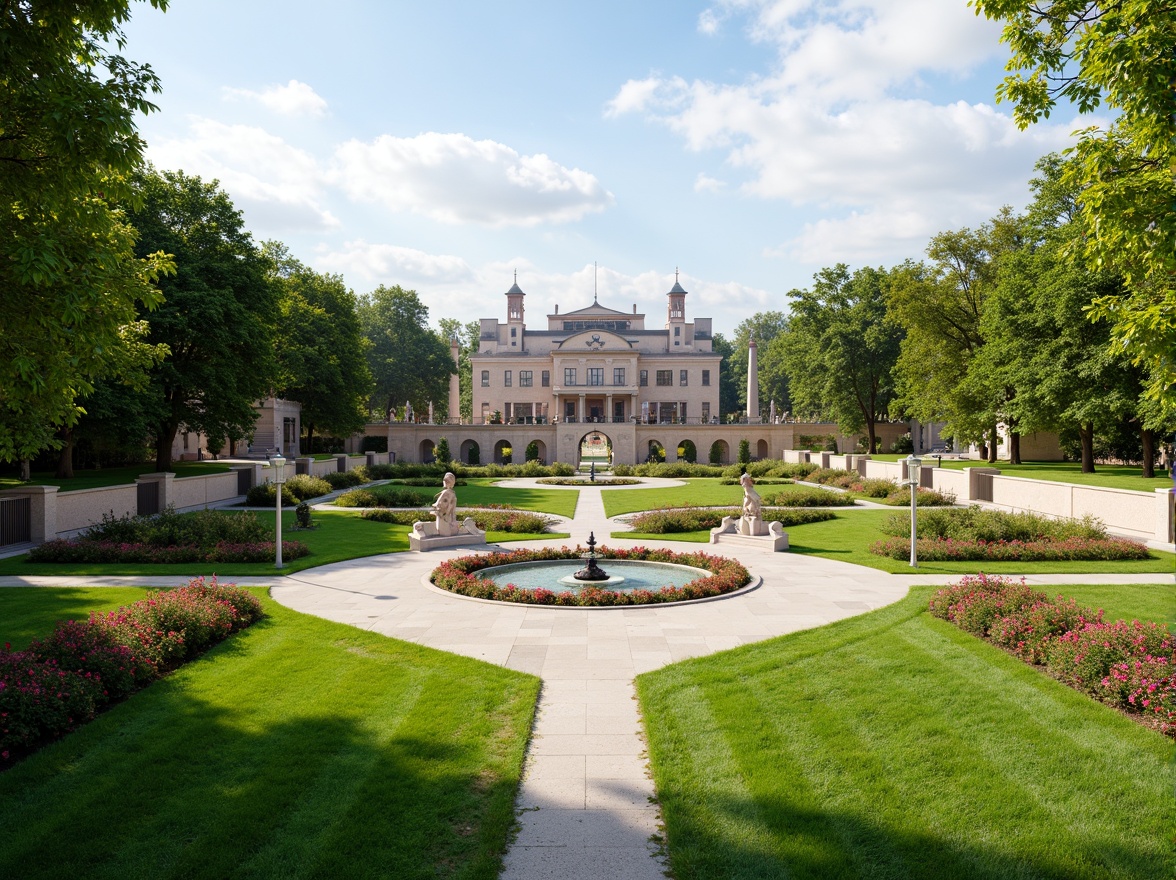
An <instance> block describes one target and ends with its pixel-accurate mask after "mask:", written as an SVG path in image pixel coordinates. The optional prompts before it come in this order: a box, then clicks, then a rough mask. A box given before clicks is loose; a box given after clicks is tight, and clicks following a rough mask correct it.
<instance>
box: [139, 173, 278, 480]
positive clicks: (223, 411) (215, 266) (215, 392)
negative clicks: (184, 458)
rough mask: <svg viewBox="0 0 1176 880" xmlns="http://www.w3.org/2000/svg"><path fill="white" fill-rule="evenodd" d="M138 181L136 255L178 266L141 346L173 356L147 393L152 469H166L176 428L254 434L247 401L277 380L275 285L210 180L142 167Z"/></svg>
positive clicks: (216, 434)
mask: <svg viewBox="0 0 1176 880" xmlns="http://www.w3.org/2000/svg"><path fill="white" fill-rule="evenodd" d="M135 184H136V188H137V196H138V205H137V206H136V207H135V208H134V209H132V210H131V211H130V213H129V217H130V220H131V222H132V223H133V224H134V226H135V228H136V229H138V231H139V244H138V247H139V249H140V250H141V251H143V252H153V251H157V250H162V251H165V252H167V253H168V254H171V255H173V257H174V259H175V264H176V271H175V274H174V275H172V276H169V277H167V278H165V279H162V280H161V281H160V282H158V283H159V287H160V292H161V293H162V294H163V296H164V299H165V302H164V304H163V305H161V306H160V307H159V308H157V309H156V310H155V311H154V312H152V313H151V314H150V315H149V316H147V321H148V324H149V328H150V329H149V333H148V340H149V341H150V342H152V343H162V344H165V345H167V347H168V349H169V351H170V354H169V355H168V357H167V358H166V359H165V360H164V361H163V362H162V363H160V364H159V365H158V366H157V367H155V368H154V369H152V370H151V373H150V384H149V386H148V389H147V392H146V393H147V394H148V395H149V397H150V398H151V402H152V405H153V406H154V407H155V411H156V413H157V417H156V420H155V425H154V430H153V435H154V441H155V468H156V470H158V471H166V470H170V468H171V449H172V442H173V441H174V440H175V436H176V432H177V431H178V430H179V429H180V428H181V427H183V428H184V429H185V430H189V431H200V432H203V433H205V434H207V435H209V436H211V437H226V436H227V437H243V436H246V435H248V434H249V432H250V431H252V429H253V426H254V424H255V423H256V421H257V414H256V411H255V409H254V404H255V403H256V402H257V401H258V400H259V399H261V398H263V397H265V396H266V395H268V394H270V393H271V392H272V391H273V389H274V388H275V387H276V381H277V379H278V378H279V372H278V364H277V361H276V359H275V357H274V323H275V320H276V317H277V310H278V303H279V288H278V285H277V284H275V283H274V280H273V278H272V277H271V274H270V271H269V264H268V261H267V260H266V259H265V258H264V257H263V256H262V254H261V252H260V250H259V249H258V248H257V246H256V245H255V244H254V242H253V239H252V238H251V237H250V235H249V233H248V232H246V231H245V228H244V225H243V222H242V218H241V213H240V212H239V211H238V210H237V209H236V208H235V207H234V206H233V203H232V201H230V199H229V197H228V195H226V194H225V192H224V191H223V190H221V189H220V188H219V186H218V185H217V184H216V182H212V183H205V182H204V181H202V180H201V179H200V178H198V177H193V176H189V175H186V174H184V173H183V172H180V171H162V172H158V171H155V170H154V169H148V170H147V171H145V172H141V173H139V174H137V175H136V178H135Z"/></svg>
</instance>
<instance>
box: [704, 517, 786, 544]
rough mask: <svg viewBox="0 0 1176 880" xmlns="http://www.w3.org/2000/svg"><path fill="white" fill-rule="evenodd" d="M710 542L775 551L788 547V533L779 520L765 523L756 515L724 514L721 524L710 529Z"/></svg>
mask: <svg viewBox="0 0 1176 880" xmlns="http://www.w3.org/2000/svg"><path fill="white" fill-rule="evenodd" d="M710 542H711V543H712V544H734V545H736V546H738V547H755V548H757V549H759V550H767V551H768V552H769V553H775V552H777V551H780V550H787V549H788V533H787V532H786V531H784V526H783V525H782V524H781V523H779V522H775V521H773V522H770V523H766V522H764V521H763V520H762V519H759V518H758V517H755V518H753V517H748V516H725V517H723V522H722V524H721V525H719V526H718V527H717V528H714V529H711V533H710Z"/></svg>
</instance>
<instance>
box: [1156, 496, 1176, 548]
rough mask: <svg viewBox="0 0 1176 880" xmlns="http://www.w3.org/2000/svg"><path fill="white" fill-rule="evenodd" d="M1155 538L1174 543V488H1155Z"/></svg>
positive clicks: (1175, 538)
mask: <svg viewBox="0 0 1176 880" xmlns="http://www.w3.org/2000/svg"><path fill="white" fill-rule="evenodd" d="M1156 540H1157V541H1162V542H1163V543H1165V544H1176V489H1156Z"/></svg>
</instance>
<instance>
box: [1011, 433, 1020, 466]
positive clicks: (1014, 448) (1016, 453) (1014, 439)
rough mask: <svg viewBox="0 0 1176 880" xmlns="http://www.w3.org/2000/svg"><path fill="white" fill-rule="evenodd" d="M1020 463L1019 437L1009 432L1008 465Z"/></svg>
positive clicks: (1017, 434)
mask: <svg viewBox="0 0 1176 880" xmlns="http://www.w3.org/2000/svg"><path fill="white" fill-rule="evenodd" d="M1020 463H1021V435H1020V434H1019V433H1017V432H1016V431H1009V464H1020Z"/></svg>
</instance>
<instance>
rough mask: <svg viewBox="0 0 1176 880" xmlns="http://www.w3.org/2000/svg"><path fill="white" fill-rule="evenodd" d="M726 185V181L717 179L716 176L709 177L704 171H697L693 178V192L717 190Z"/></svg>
mask: <svg viewBox="0 0 1176 880" xmlns="http://www.w3.org/2000/svg"><path fill="white" fill-rule="evenodd" d="M726 185H727V183H726V181H723V180H719V179H718V178H717V177H711V176H710V175H709V174H707V173H706V172H704V171H699V172H698V176H697V177H696V178H694V191H695V192H718V191H719V190H721V189H723V188H724V187H725V186H726Z"/></svg>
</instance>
